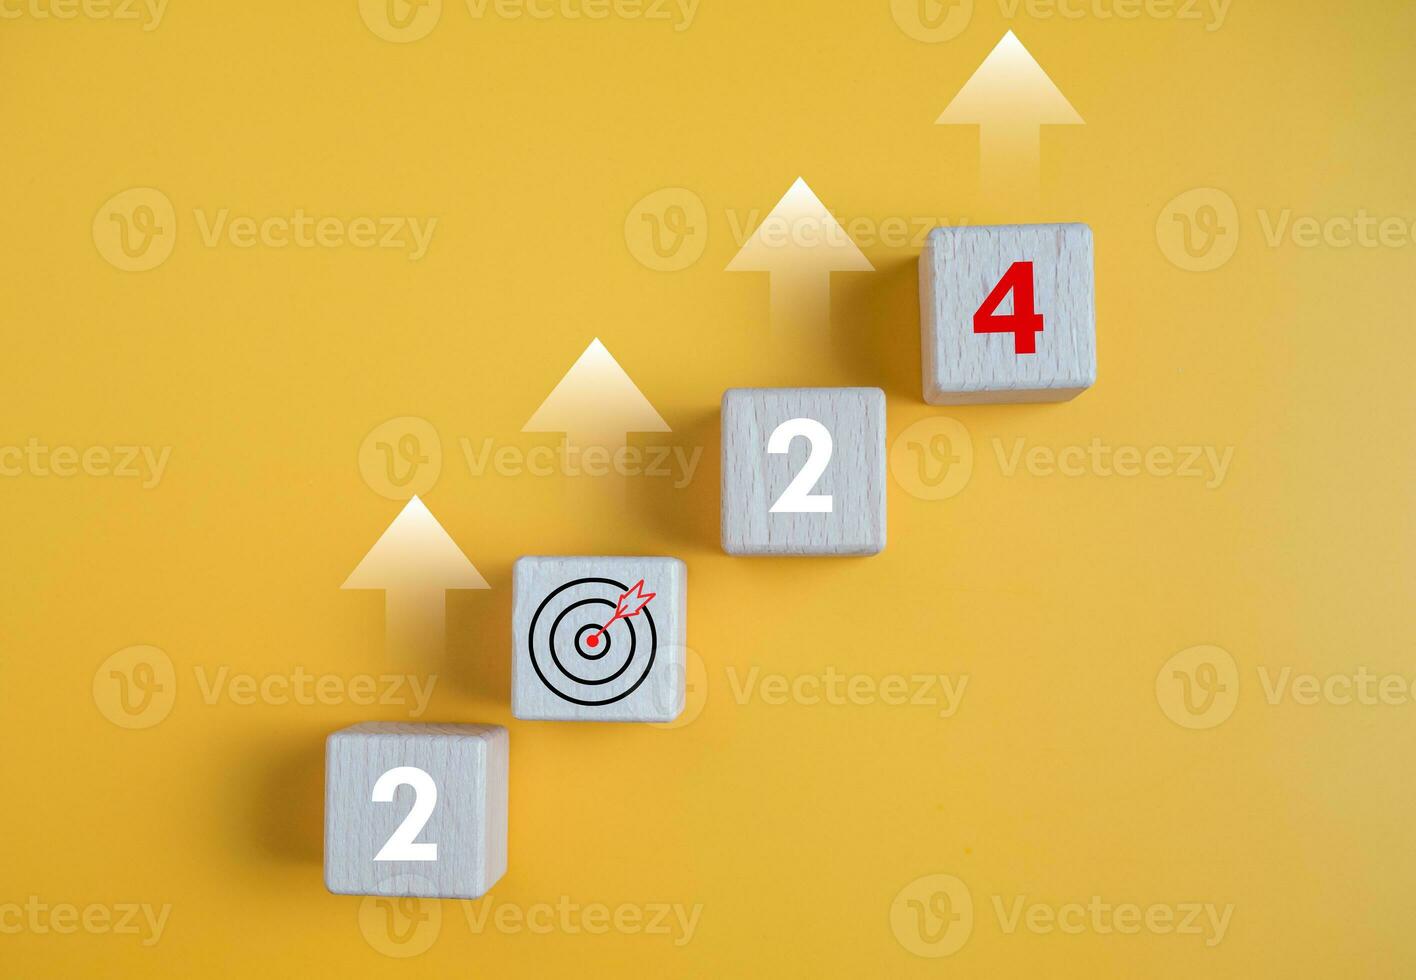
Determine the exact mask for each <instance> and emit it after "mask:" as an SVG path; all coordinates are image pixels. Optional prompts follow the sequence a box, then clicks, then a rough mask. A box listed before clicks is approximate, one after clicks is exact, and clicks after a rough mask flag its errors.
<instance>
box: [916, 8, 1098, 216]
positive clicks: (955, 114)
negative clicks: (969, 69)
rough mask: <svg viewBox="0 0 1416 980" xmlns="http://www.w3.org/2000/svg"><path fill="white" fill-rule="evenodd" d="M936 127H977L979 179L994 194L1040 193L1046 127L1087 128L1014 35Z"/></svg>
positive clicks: (986, 61)
mask: <svg viewBox="0 0 1416 980" xmlns="http://www.w3.org/2000/svg"><path fill="white" fill-rule="evenodd" d="M936 123H937V124H939V125H965V126H977V127H978V130H979V132H978V151H979V175H980V179H981V181H982V183H983V185H984V187H985V188H986V189H987V190H989V191H990V192H992V193H1007V192H1009V191H1012V190H1018V191H1020V192H1031V193H1036V191H1037V188H1038V185H1039V182H1040V179H1041V141H1042V127H1043V126H1081V125H1085V122H1084V120H1083V119H1082V117H1081V116H1079V115H1078V114H1077V110H1076V109H1073V108H1072V104H1071V103H1070V102H1068V101H1067V97H1066V96H1064V95H1063V94H1062V92H1061V90H1060V89H1058V88H1057V86H1056V85H1055V84H1053V81H1052V79H1051V78H1049V77H1047V72H1045V71H1043V70H1042V66H1041V65H1039V64H1038V63H1037V61H1036V60H1035V59H1034V58H1033V56H1032V55H1031V54H1029V53H1028V49H1027V48H1025V47H1023V42H1021V41H1019V40H1018V38H1017V36H1016V35H1015V34H1014V33H1013V32H1012V31H1009V32H1008V33H1007V34H1005V35H1003V40H1001V41H999V42H998V44H997V45H996V46H995V47H994V48H993V50H992V51H991V52H990V53H989V55H988V57H987V58H985V59H983V64H981V65H979V66H978V70H977V71H975V72H974V73H973V75H972V76H971V77H970V78H969V80H968V81H967V82H965V83H964V87H963V88H962V89H960V90H959V94H958V95H956V96H954V101H952V102H950V103H949V106H948V108H946V109H945V110H944V112H943V114H942V115H940V117H939V118H938V120H936Z"/></svg>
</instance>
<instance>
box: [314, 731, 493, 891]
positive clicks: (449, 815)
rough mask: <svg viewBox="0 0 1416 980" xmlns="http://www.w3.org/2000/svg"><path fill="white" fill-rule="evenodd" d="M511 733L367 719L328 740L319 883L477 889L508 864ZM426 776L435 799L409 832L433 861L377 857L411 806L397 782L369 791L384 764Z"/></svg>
mask: <svg viewBox="0 0 1416 980" xmlns="http://www.w3.org/2000/svg"><path fill="white" fill-rule="evenodd" d="M509 746H510V739H509V737H508V735H507V731H506V729H505V728H502V727H501V726H499V725H436V724H428V725H415V724H404V723H398V722H365V723H364V724H360V725H354V726H352V727H350V728H345V729H341V730H340V731H337V732H335V733H333V734H332V735H330V736H329V738H328V739H327V740H326V742H325V887H326V888H328V889H329V890H330V891H331V892H334V893H335V894H339V895H400V896H401V895H409V896H415V897H418V898H478V897H480V896H482V895H485V894H486V893H487V892H488V891H489V890H490V889H491V887H492V885H494V884H495V883H496V882H497V880H498V879H499V878H501V876H502V875H503V874H505V873H506V854H507V775H508V770H507V767H508V761H509ZM399 766H414V767H416V768H418V769H422V770H423V771H424V772H426V773H427V774H428V775H429V776H431V777H432V779H433V782H434V783H435V784H436V786H437V802H436V804H435V806H434V807H433V812H432V815H431V816H430V818H429V819H428V822H427V823H426V824H425V825H424V827H423V829H422V830H421V831H420V832H419V833H418V836H417V837H416V838H415V839H416V840H417V841H418V842H428V843H436V844H437V846H438V851H437V860H436V861H375V860H374V856H375V855H376V854H378V853H379V851H380V849H381V848H383V846H384V845H385V843H387V841H388V839H389V838H390V837H392V836H393V835H394V832H395V831H396V830H397V829H398V828H399V826H400V825H401V824H402V823H403V822H404V819H405V818H406V817H407V816H408V814H409V811H410V810H411V809H412V807H413V801H414V796H415V794H414V790H413V788H412V787H410V786H400V787H398V788H397V790H396V791H395V795H394V799H393V801H392V802H389V803H375V802H374V801H373V791H374V783H375V782H376V781H377V780H378V778H379V777H380V776H381V775H383V774H384V773H385V772H387V771H388V770H390V769H393V768H396V767H399Z"/></svg>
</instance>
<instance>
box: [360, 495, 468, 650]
mask: <svg viewBox="0 0 1416 980" xmlns="http://www.w3.org/2000/svg"><path fill="white" fill-rule="evenodd" d="M340 588H343V589H382V590H383V591H384V592H385V593H386V598H385V603H386V605H385V613H384V617H385V622H384V630H385V633H386V635H387V637H388V644H389V647H390V648H395V647H399V648H406V647H408V646H413V647H417V648H420V649H430V648H435V649H437V650H439V651H441V650H443V649H445V647H446V637H447V630H446V623H447V596H446V592H447V590H448V589H486V588H490V586H489V585H487V580H486V579H484V578H482V575H481V573H479V572H478V571H477V569H476V568H475V567H474V566H473V565H472V563H471V562H470V561H468V560H467V556H466V555H464V554H463V553H462V549H461V548H459V547H458V546H457V543H456V542H455V541H453V540H452V538H451V537H449V536H448V533H447V532H446V531H444V530H443V526H442V525H441V524H439V523H438V520H437V518H436V517H434V516H433V514H432V512H431V511H430V510H428V508H427V507H426V506H424V504H423V501H422V500H420V499H418V498H417V497H414V498H413V499H412V500H410V501H408V503H407V504H406V505H405V506H404V508H403V510H402V511H400V512H399V514H398V516H397V517H395V518H394V520H393V523H392V524H390V525H389V526H388V529H387V530H385V531H384V533H383V534H382V535H380V537H379V539H378V540H377V541H375V542H374V546H373V547H372V548H370V549H369V553H368V554H367V555H365V556H364V560H363V561H361V562H359V564H358V566H357V567H355V569H354V571H353V572H351V573H350V574H349V578H348V579H346V580H345V582H344V584H343V585H342V586H340Z"/></svg>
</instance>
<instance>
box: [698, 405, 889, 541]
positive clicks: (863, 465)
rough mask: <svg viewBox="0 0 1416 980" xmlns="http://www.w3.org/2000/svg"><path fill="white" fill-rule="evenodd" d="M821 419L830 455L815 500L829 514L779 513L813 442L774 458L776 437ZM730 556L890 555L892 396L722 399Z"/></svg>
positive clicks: (795, 443)
mask: <svg viewBox="0 0 1416 980" xmlns="http://www.w3.org/2000/svg"><path fill="white" fill-rule="evenodd" d="M798 418H806V419H814V420H815V421H817V422H820V423H821V424H822V425H824V426H825V427H826V429H827V431H829V432H830V434H831V458H830V461H829V463H828V464H827V466H826V469H825V471H824V472H823V473H822V474H821V477H820V479H819V480H818V481H817V482H816V483H815V485H814V486H813V487H812V488H811V493H812V494H829V495H830V496H831V501H832V509H831V512H830V513H772V507H773V505H774V504H776V503H777V502H778V501H779V500H780V499H781V497H782V494H783V493H784V492H785V491H786V490H787V487H788V485H789V484H790V483H791V482H792V480H793V479H794V478H795V477H796V476H797V474H799V473H800V472H801V470H802V467H803V466H805V465H806V464H807V460H808V458H809V456H810V454H811V450H812V447H811V443H810V441H809V440H808V439H806V438H795V439H793V440H792V441H791V442H790V444H789V446H788V451H787V452H786V453H781V454H773V453H769V452H768V451H767V450H768V442H769V440H770V438H771V436H772V433H773V432H774V431H775V430H776V429H777V428H778V427H779V426H781V425H782V424H783V423H784V422H787V421H789V420H791V419H798ZM722 536H723V550H724V551H726V552H727V553H728V554H730V555H874V554H878V553H879V552H880V551H882V550H884V548H885V393H884V392H883V391H881V390H880V389H879V388H732V389H729V390H728V391H726V392H724V394H723V497H722Z"/></svg>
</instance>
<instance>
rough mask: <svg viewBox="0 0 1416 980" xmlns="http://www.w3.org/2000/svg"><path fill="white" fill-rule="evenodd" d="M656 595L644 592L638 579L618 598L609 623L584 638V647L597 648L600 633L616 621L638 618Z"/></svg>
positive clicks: (641, 581) (642, 584)
mask: <svg viewBox="0 0 1416 980" xmlns="http://www.w3.org/2000/svg"><path fill="white" fill-rule="evenodd" d="M656 595H658V593H657V592H645V591H644V580H643V579H640V580H639V581H638V582H635V583H634V584H633V585H631V586H630V587H629V591H628V592H626V593H624V594H623V595H622V596H620V597H619V601H618V602H616V603H615V614H614V615H613V616H611V617H610V621H609V622H608V623H606V624H605V625H604V626H601V627H600V628H599V629H598V630H596V631H595V632H593V633H591V634H590V635H589V636H587V637H586V638H585V645H586V646H587V647H590V648H591V649H594V648H595V647H597V646H599V645H600V634H601V633H603V632H605V630H607V629H609V628H610V627H611V626H613V625H615V623H616V621H618V620H621V619H628V618H629V617H631V616H638V615H639V614H640V613H641V612H643V611H644V607H645V606H647V605H649V600H650V599H652V598H654V596H656Z"/></svg>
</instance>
